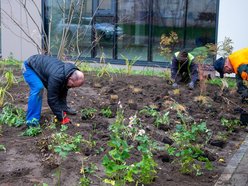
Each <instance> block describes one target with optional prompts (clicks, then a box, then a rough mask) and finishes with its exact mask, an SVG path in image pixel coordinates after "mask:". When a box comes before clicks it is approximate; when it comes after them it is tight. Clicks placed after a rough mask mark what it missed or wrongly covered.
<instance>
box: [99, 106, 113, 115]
mask: <svg viewBox="0 0 248 186" xmlns="http://www.w3.org/2000/svg"><path fill="white" fill-rule="evenodd" d="M101 114H102V115H103V116H104V117H107V118H111V117H112V114H113V113H112V111H111V109H110V108H109V107H107V108H103V109H101Z"/></svg>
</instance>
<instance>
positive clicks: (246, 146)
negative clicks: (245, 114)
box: [215, 135, 248, 186]
mask: <svg viewBox="0 0 248 186" xmlns="http://www.w3.org/2000/svg"><path fill="white" fill-rule="evenodd" d="M246 153H248V135H247V136H246V138H245V140H244V142H243V143H242V145H241V146H240V148H239V149H238V151H237V152H236V153H235V154H234V155H233V157H232V158H231V160H230V161H229V163H228V165H227V166H226V168H225V169H224V171H223V173H222V174H221V176H220V177H219V179H218V180H217V182H216V183H215V186H223V185H227V184H230V180H231V178H232V176H233V174H234V173H235V171H236V170H237V167H238V166H239V164H240V163H241V162H242V158H243V157H244V155H245V154H246ZM243 163H245V164H246V165H247V164H248V162H243Z"/></svg>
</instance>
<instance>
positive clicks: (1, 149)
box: [0, 144, 6, 152]
mask: <svg viewBox="0 0 248 186" xmlns="http://www.w3.org/2000/svg"><path fill="white" fill-rule="evenodd" d="M0 151H4V152H6V148H5V146H4V145H3V144H0Z"/></svg>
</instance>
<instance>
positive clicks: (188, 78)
mask: <svg viewBox="0 0 248 186" xmlns="http://www.w3.org/2000/svg"><path fill="white" fill-rule="evenodd" d="M171 79H172V81H173V84H172V86H173V87H174V88H177V87H178V83H179V82H186V83H188V87H189V88H190V89H194V87H195V84H196V81H197V80H198V66H197V64H196V63H194V56H193V55H192V54H191V53H188V52H187V51H186V50H182V51H178V52H176V53H175V54H174V55H173V58H172V64H171Z"/></svg>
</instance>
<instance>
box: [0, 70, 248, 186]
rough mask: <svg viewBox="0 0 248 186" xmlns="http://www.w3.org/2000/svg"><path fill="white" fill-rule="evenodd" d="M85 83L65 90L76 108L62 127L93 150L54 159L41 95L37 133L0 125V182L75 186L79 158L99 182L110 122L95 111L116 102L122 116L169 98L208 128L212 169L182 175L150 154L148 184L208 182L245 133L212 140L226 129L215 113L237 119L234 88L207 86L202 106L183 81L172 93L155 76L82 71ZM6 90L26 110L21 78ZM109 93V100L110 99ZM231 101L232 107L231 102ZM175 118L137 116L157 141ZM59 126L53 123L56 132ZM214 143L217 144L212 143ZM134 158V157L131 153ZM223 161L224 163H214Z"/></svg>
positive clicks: (167, 160)
mask: <svg viewBox="0 0 248 186" xmlns="http://www.w3.org/2000/svg"><path fill="white" fill-rule="evenodd" d="M85 77H86V82H85V85H84V86H83V87H80V88H76V89H71V90H70V91H69V96H68V103H69V105H70V106H71V107H73V108H75V109H77V110H78V114H77V115H76V116H71V117H70V118H71V119H72V124H70V125H68V126H69V129H68V130H67V132H68V133H69V134H71V135H74V134H76V133H80V134H82V136H83V138H84V139H86V140H94V141H95V142H96V145H95V146H94V148H89V147H87V146H82V149H81V152H80V153H74V152H71V153H70V154H69V155H68V156H67V158H66V159H62V158H60V157H59V156H58V155H57V154H55V153H53V152H51V151H49V150H48V148H47V142H48V141H49V138H50V136H51V135H52V133H54V132H55V131H54V130H51V129H48V128H47V125H48V124H44V123H47V122H46V121H51V118H52V117H53V114H52V112H51V110H50V109H49V107H48V106H47V103H46V94H44V104H43V111H42V120H41V123H42V124H43V125H42V128H43V133H42V134H40V135H38V136H37V137H24V136H22V135H21V133H22V132H23V131H24V130H25V129H26V126H22V127H19V128H14V127H8V126H7V125H4V126H3V132H2V136H0V144H3V145H4V146H5V147H6V152H4V151H0V165H1V166H0V185H6V186H7V185H11V186H12V185H13V186H14V185H25V186H33V185H34V184H42V183H47V184H48V185H65V186H69V185H79V179H80V177H82V175H81V174H80V169H81V168H82V162H83V164H84V167H87V166H90V165H92V164H95V165H96V167H97V170H95V172H94V173H92V174H88V175H87V176H88V177H89V178H90V180H91V182H92V184H91V185H104V184H103V182H102V178H104V176H105V175H104V171H103V170H104V168H103V166H102V164H101V161H102V157H103V156H104V155H105V154H106V152H107V151H106V150H107V142H108V140H109V139H110V137H109V131H108V126H109V124H110V123H112V122H113V121H114V117H113V118H106V117H104V116H102V115H101V114H100V110H101V108H104V107H108V106H109V107H110V108H111V109H112V111H116V108H117V104H118V102H119V101H120V102H121V104H122V105H123V107H124V110H125V116H126V118H129V117H130V116H131V115H134V114H135V113H136V112H138V111H139V110H141V109H143V108H144V107H145V106H151V105H153V106H155V107H156V108H157V110H158V111H162V110H164V109H168V107H169V106H170V105H171V103H172V102H173V101H176V102H178V103H179V104H182V105H183V106H184V107H185V111H186V112H188V114H189V115H191V116H192V117H193V119H194V121H195V122H196V123H200V122H201V121H206V123H207V127H208V128H209V129H210V130H212V131H213V136H212V139H211V140H210V142H209V143H208V144H207V145H206V147H205V150H206V156H207V157H209V159H210V160H211V161H212V163H213V165H214V170H212V171H204V174H203V175H202V176H195V175H193V174H192V175H184V174H182V173H181V172H180V171H179V169H180V167H179V166H178V165H176V164H175V163H173V162H172V160H173V158H172V157H170V156H169V155H168V154H167V153H166V152H165V151H164V152H154V158H155V160H156V162H157V163H158V170H157V172H158V175H157V178H156V179H155V180H154V183H152V184H150V185H158V186H162V185H170V186H175V185H182V186H187V185H188V186H189V185H190V186H192V185H197V186H199V185H201V186H204V185H214V183H215V181H216V180H217V179H218V177H219V176H220V174H221V173H222V171H223V169H224V167H225V166H226V165H227V162H228V160H229V159H230V157H232V155H233V154H234V153H235V151H236V150H237V148H238V147H239V145H240V144H241V143H242V140H243V139H244V136H245V135H246V132H245V131H244V129H243V128H242V127H238V128H236V129H235V130H234V131H233V132H232V133H231V134H229V135H227V141H226V142H225V143H223V142H219V143H218V139H215V137H216V134H217V133H218V132H224V133H225V132H227V130H226V128H225V127H223V126H222V125H221V123H220V119H221V117H224V118H226V119H239V114H238V113H236V112H235V109H237V107H238V106H237V105H240V106H241V107H242V108H245V105H241V103H240V98H239V96H238V94H237V93H236V91H235V90H229V91H227V92H225V93H224V97H226V98H228V99H226V98H223V97H222V96H219V93H220V92H221V89H220V87H218V86H214V85H209V84H208V85H207V91H206V96H207V97H208V98H210V100H209V101H208V103H207V104H202V103H200V102H197V101H194V98H195V97H196V96H199V95H200V90H199V87H196V90H194V91H192V90H189V89H188V88H187V87H186V86H185V85H181V86H180V93H179V94H174V93H173V89H172V87H171V85H169V84H168V83H167V82H166V80H164V79H163V78H159V77H145V76H126V75H116V74H115V75H112V77H101V78H99V77H97V76H96V75H95V74H93V73H86V74H85ZM10 93H11V94H12V96H13V97H14V102H13V103H14V104H15V105H17V106H20V107H22V108H26V103H27V99H28V86H27V85H26V84H25V82H23V81H22V82H20V83H19V84H18V85H16V86H14V87H13V88H12V89H11V90H10ZM113 95H117V96H118V97H116V96H113ZM111 97H112V99H111ZM236 104H237V105H236ZM89 107H91V108H95V109H97V113H96V115H95V117H93V118H92V119H88V120H82V119H81V114H80V110H81V109H83V108H89ZM177 121H178V118H177V115H176V111H172V110H171V111H170V125H169V126H166V127H164V126H163V127H160V128H159V129H158V128H156V127H154V124H153V123H152V122H153V120H152V118H146V117H144V118H143V121H142V122H143V123H144V126H145V127H144V129H145V130H146V132H147V133H148V134H149V135H150V136H151V138H153V139H154V140H156V141H158V143H160V144H163V143H164V144H165V143H168V144H172V143H173V141H171V139H170V136H169V134H170V132H171V131H172V130H173V129H174V127H175V125H176V122H177ZM59 129H60V127H59V125H57V131H59ZM218 146H219V147H218ZM134 156H135V155H134ZM220 159H223V160H224V161H219V160H220Z"/></svg>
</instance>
